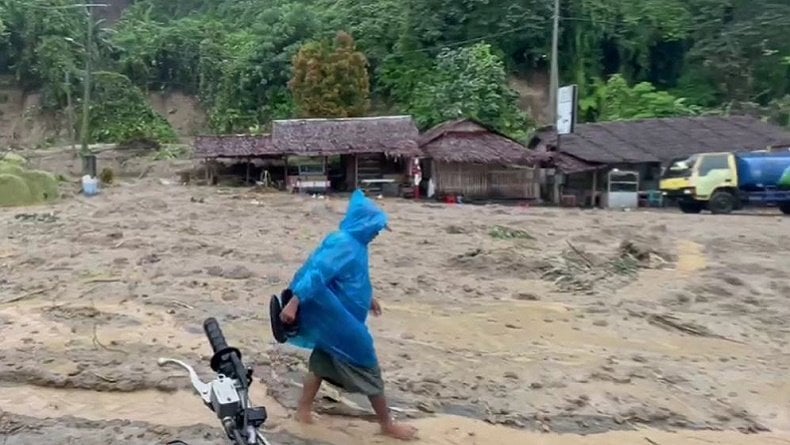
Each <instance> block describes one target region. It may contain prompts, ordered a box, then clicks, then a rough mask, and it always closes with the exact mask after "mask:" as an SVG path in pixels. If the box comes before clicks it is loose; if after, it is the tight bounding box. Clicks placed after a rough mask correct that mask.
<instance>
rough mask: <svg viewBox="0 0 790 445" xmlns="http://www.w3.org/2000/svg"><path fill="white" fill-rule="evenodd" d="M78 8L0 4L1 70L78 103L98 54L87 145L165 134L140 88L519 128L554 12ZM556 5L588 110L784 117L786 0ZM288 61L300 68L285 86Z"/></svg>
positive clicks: (293, 110) (231, 0)
mask: <svg viewBox="0 0 790 445" xmlns="http://www.w3.org/2000/svg"><path fill="white" fill-rule="evenodd" d="M115 3H117V2H112V5H111V6H114V7H115V10H120V9H121V8H119V7H118V5H115ZM121 3H123V6H126V4H127V3H129V2H128V1H126V0H124V1H123V2H121ZM72 4H73V2H71V1H70V0H0V18H1V20H2V24H0V29H2V30H3V31H2V37H0V74H13V75H15V76H16V78H17V79H18V81H19V83H20V84H21V85H22V86H23V87H24V88H26V89H29V90H33V89H35V90H40V91H41V92H42V94H43V97H44V102H43V104H44V107H48V108H51V109H62V108H63V107H64V105H65V103H66V98H67V94H66V93H67V92H70V93H71V95H72V96H73V97H74V100H75V102H76V105H77V106H78V107H77V109H78V110H79V109H80V108H79V101H80V97H81V96H82V94H83V93H82V86H83V84H82V79H83V78H84V71H83V66H84V65H85V58H86V54H93V55H94V58H93V59H92V62H93V66H94V67H95V69H96V70H98V71H99V73H98V74H97V75H95V76H94V81H95V82H94V87H93V90H92V91H93V92H94V97H95V99H96V103H95V106H93V107H92V109H91V127H90V131H91V139H92V140H95V141H112V140H118V139H126V138H133V137H153V138H157V139H172V138H173V137H174V134H173V132H172V130H171V129H169V128H168V126H167V123H166V122H165V121H164V120H163V119H162V118H161V117H159V116H158V115H156V113H153V112H152V111H151V110H150V108H148V107H147V105H146V104H145V103H144V100H143V98H144V95H143V94H142V92H141V91H140V90H141V89H142V90H162V89H164V90H168V89H177V90H180V91H183V92H186V93H188V94H193V95H195V96H197V97H199V98H200V100H201V102H202V104H203V106H204V107H205V108H206V110H207V112H208V114H209V122H210V126H211V127H212V128H211V129H212V130H214V131H220V132H228V131H246V130H248V129H250V128H251V127H256V128H258V127H265V126H266V124H267V123H268V122H269V121H271V120H272V119H274V118H283V117H292V116H300V115H315V114H316V113H322V112H323V113H327V114H329V115H341V116H342V115H358V114H366V113H374V112H375V110H377V109H386V110H387V111H388V112H404V113H411V114H413V115H414V116H415V118H416V119H417V121H418V122H419V124H420V125H421V126H423V127H426V126H430V125H432V124H435V123H436V122H438V121H440V120H443V119H447V118H452V117H456V116H461V115H466V116H471V117H476V118H478V119H480V120H483V121H485V122H488V123H490V124H491V125H494V126H495V127H497V128H500V129H502V130H503V131H506V132H509V133H511V134H514V135H518V136H522V135H524V134H525V132H526V129H527V128H529V127H530V126H533V125H534V124H535V123H534V122H532V121H531V119H530V117H529V116H527V115H525V114H524V113H522V112H521V110H519V109H518V108H517V107H516V105H515V104H516V103H517V97H516V94H515V93H514V92H512V91H511V90H510V89H509V88H508V87H507V78H508V77H509V76H512V75H516V76H518V77H520V78H527V77H529V76H528V75H529V74H530V73H532V72H537V71H543V72H545V70H547V68H548V64H549V60H548V56H547V55H548V54H549V48H550V44H551V25H552V14H553V9H552V8H553V2H551V1H547V0H137V1H135V2H131V5H130V6H129V7H128V8H127V9H125V11H124V12H123V14H122V15H121V16H120V19H118V20H116V17H113V20H112V21H100V20H98V19H97V20H96V21H97V23H96V26H97V32H95V33H94V38H93V40H92V41H91V42H89V45H86V13H85V11H84V10H83V9H80V8H70V7H68V6H69V5H72ZM113 15H117V14H116V13H115V12H114V13H113ZM560 15H561V23H560V26H561V36H560V56H559V59H558V60H559V64H560V71H561V78H562V82H563V83H577V84H578V85H579V86H580V97H581V99H582V101H581V106H582V118H583V119H584V120H587V121H595V120H608V119H630V118H641V117H651V116H671V115H688V114H697V113H716V112H718V113H726V112H732V111H733V110H735V111H748V112H752V113H755V114H759V115H761V116H764V117H766V118H769V119H772V120H774V121H775V122H777V123H779V124H783V125H787V123H788V115H789V114H790V38H788V35H787V30H788V29H790V3H788V2H787V1H786V0H753V1H749V2H746V1H742V0H634V1H630V2H624V1H621V0H563V1H562V3H561V14H560ZM96 17H99V13H98V12H95V13H94V18H96ZM108 26H112V27H113V29H112V30H108V29H106V27H108ZM339 32H345V33H347V34H350V36H351V37H353V40H354V41H352V42H348V41H345V43H340V40H338V41H335V39H336V36H337V35H338V33H339ZM86 47H87V48H88V49H90V51H86ZM300 49H302V50H303V51H302V53H301V55H299V57H297V54H299V51H300ZM360 53H361V54H360ZM360 56H364V58H365V59H360ZM300 57H301V60H300V59H299V58H300ZM295 58H296V59H295ZM365 60H366V62H365ZM360 61H361V62H360ZM295 62H297V63H295ZM358 63H362V64H363V65H364V64H365V63H367V68H368V69H367V72H366V73H365V70H362V71H360V70H358V69H352V68H351V67H354V66H357V65H355V64H358ZM294 66H297V67H301V68H298V69H297V75H296V77H297V78H298V79H297V80H299V79H302V81H299V82H294V83H291V80H292V79H294V77H295V76H294ZM299 69H301V70H302V71H301V72H299ZM66 73H69V82H68V83H66V82H65V79H66ZM300 76H301V77H300ZM305 79H307V81H304V80H305ZM289 85H290V87H289ZM294 88H296V89H297V90H296V91H295V90H294ZM351 96H354V98H353V99H352V98H351ZM366 98H367V99H366ZM363 99H364V100H363ZM350 101H354V103H355V105H354V106H350V105H349V106H346V103H350ZM316 102H319V103H320V104H324V103H331V104H333V105H332V106H329V107H320V106H318V107H317V106H315V105H316ZM362 104H371V105H370V106H362V107H360V106H361V105H362ZM321 110H325V111H321ZM327 117H331V116H327Z"/></svg>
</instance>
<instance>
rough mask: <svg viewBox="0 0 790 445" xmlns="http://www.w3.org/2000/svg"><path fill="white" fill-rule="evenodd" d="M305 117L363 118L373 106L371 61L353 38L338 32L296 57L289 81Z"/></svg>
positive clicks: (311, 44)
mask: <svg viewBox="0 0 790 445" xmlns="http://www.w3.org/2000/svg"><path fill="white" fill-rule="evenodd" d="M288 87H289V88H290V89H291V92H292V94H293V98H294V102H295V105H296V109H297V110H298V112H299V115H300V116H302V117H361V116H365V114H366V113H367V112H368V108H369V106H370V79H369V77H368V60H367V58H365V55H364V54H362V53H361V52H359V51H357V48H356V44H355V43H354V39H353V38H352V37H351V36H350V35H348V34H347V33H345V32H341V33H338V35H337V37H336V38H335V41H334V45H332V44H330V43H329V42H327V41H325V40H324V41H321V42H310V43H307V44H305V45H304V46H303V47H302V48H301V49H300V50H299V53H298V54H297V55H296V57H294V60H293V78H292V79H291V81H290V82H289V83H288Z"/></svg>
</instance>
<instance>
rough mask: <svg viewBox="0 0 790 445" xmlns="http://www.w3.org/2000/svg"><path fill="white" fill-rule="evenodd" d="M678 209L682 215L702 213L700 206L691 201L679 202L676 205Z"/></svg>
mask: <svg viewBox="0 0 790 445" xmlns="http://www.w3.org/2000/svg"><path fill="white" fill-rule="evenodd" d="M678 207H679V208H680V211H681V212H683V213H700V212H701V211H702V204H700V203H698V202H693V201H692V202H688V201H681V202H679V203H678Z"/></svg>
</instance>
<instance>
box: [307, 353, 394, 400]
mask: <svg viewBox="0 0 790 445" xmlns="http://www.w3.org/2000/svg"><path fill="white" fill-rule="evenodd" d="M308 367H309V369H310V372H311V373H313V374H314V375H316V376H318V377H321V378H322V379H323V380H326V381H327V382H328V383H330V384H331V385H333V386H336V387H338V388H340V389H342V390H344V391H346V392H350V393H357V394H364V395H366V396H368V397H372V396H380V395H382V394H384V380H383V379H382V378H381V369H380V368H379V367H378V366H376V367H375V368H363V367H360V366H355V365H352V364H350V363H346V362H343V361H341V360H338V359H337V358H335V357H333V356H332V355H330V354H328V353H326V352H324V351H322V350H320V349H314V350H313V353H312V354H310V363H309V365H308Z"/></svg>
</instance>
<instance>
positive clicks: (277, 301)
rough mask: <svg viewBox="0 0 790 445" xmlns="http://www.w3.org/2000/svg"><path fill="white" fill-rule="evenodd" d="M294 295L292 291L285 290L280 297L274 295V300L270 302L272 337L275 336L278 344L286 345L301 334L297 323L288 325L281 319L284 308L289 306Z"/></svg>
mask: <svg viewBox="0 0 790 445" xmlns="http://www.w3.org/2000/svg"><path fill="white" fill-rule="evenodd" d="M293 295H294V294H293V292H292V291H291V290H290V289H285V290H284V291H283V292H282V294H281V295H280V296H279V297H278V296H277V295H272V299H271V301H270V302H269V320H270V321H271V324H272V335H274V339H275V340H277V342H278V343H285V342H287V341H288V339H289V338H291V337H295V336H296V334H298V333H299V325H298V323H297V322H296V321H294V322H293V323H288V324H286V323H285V322H283V321H282V319H281V318H280V314H281V313H282V311H283V308H284V307H285V306H287V305H288V302H290V301H291V298H293Z"/></svg>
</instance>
